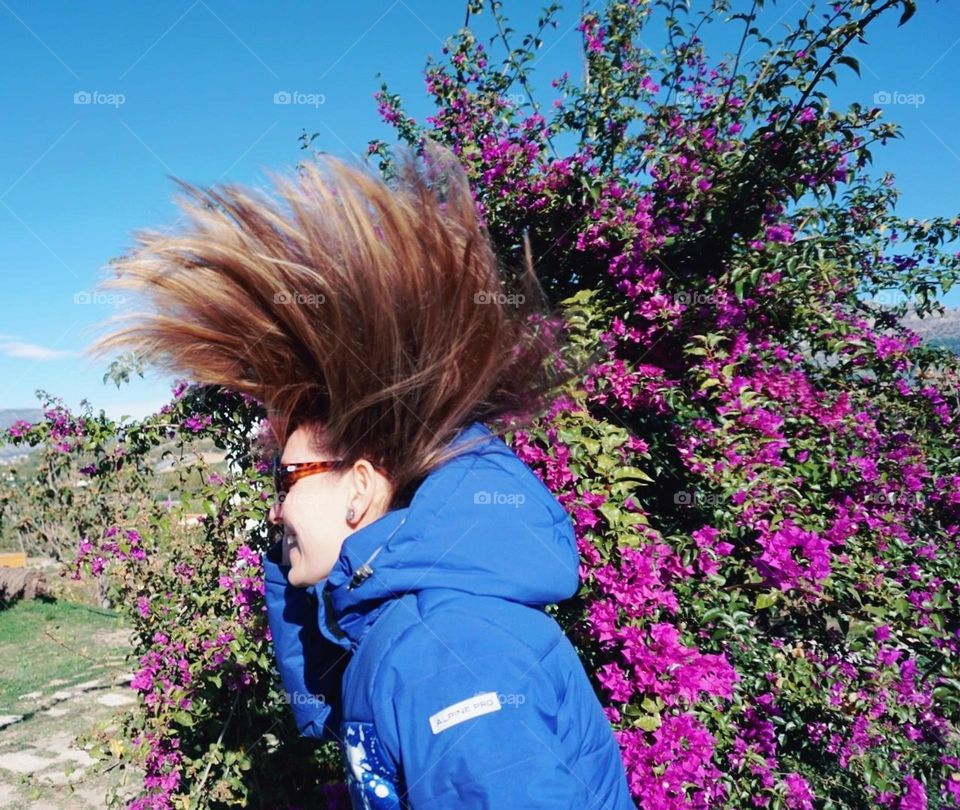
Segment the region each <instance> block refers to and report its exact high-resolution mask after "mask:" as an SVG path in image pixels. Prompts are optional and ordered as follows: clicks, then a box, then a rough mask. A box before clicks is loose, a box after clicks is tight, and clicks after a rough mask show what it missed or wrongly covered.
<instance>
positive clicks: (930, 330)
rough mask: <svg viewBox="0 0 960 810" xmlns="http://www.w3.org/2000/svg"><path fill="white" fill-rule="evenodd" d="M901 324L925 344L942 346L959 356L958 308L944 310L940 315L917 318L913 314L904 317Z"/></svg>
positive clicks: (959, 318)
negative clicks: (919, 337) (918, 336)
mask: <svg viewBox="0 0 960 810" xmlns="http://www.w3.org/2000/svg"><path fill="white" fill-rule="evenodd" d="M901 323H902V324H903V325H904V326H905V327H907V329H912V330H913V331H914V332H916V333H917V334H918V335H920V336H921V337H922V338H923V339H924V341H926V342H927V343H932V344H933V345H936V346H944V347H945V348H947V349H950V350H951V351H953V352H954V353H956V354H960V308H953V309H944V311H943V314H942V315H937V314H930V315H927V316H926V317H924V318H918V317H917V315H916V314H915V313H913V312H910V313H908V314H907V315H905V316H904V318H903V320H902V321H901Z"/></svg>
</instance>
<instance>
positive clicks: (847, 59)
mask: <svg viewBox="0 0 960 810" xmlns="http://www.w3.org/2000/svg"><path fill="white" fill-rule="evenodd" d="M837 61H838V62H839V63H840V64H841V65H846V66H847V67H850V68H853V71H854V72H855V73H856V74H857V75H858V76H859V75H860V62H858V61H857V60H856V59H855V58H854V57H852V56H841V57H839V58H838V59H837Z"/></svg>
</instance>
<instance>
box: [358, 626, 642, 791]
mask: <svg viewBox="0 0 960 810" xmlns="http://www.w3.org/2000/svg"><path fill="white" fill-rule="evenodd" d="M470 624H471V622H470V621H467V622H465V623H461V627H460V631H462V633H463V635H461V638H463V637H464V636H465V637H466V639H467V643H466V644H457V643H455V642H453V643H451V635H449V634H446V633H444V632H443V631H442V630H439V631H437V630H434V629H432V628H428V629H427V630H425V631H422V632H419V633H418V634H417V635H418V636H419V639H417V640H412V639H407V640H406V641H405V642H404V641H401V642H400V644H399V645H398V646H399V647H406V649H405V650H403V651H401V650H398V651H397V653H396V654H395V655H394V656H393V658H394V659H395V660H396V659H397V656H399V655H402V656H403V658H404V659H405V660H406V661H407V663H406V664H403V663H400V664H399V666H398V665H396V664H395V665H393V666H392V667H390V669H391V670H392V672H391V671H388V673H387V675H386V677H385V678H384V679H383V680H382V682H381V688H379V689H378V690H377V691H378V693H379V694H380V695H381V697H380V698H379V702H380V705H381V706H382V708H383V710H382V711H379V712H376V715H375V716H376V720H375V722H376V728H377V732H378V734H379V736H380V737H381V738H382V740H383V743H384V746H385V748H386V750H387V752H388V754H389V756H390V759H391V760H392V761H393V762H394V763H396V764H397V765H399V766H400V769H401V771H402V776H401V784H402V789H403V792H404V793H405V795H406V799H407V801H408V803H409V806H410V807H411V808H413V810H440V809H441V808H448V807H469V808H471V810H507V808H516V807H523V808H530V810H538V809H539V808H543V810H547V808H550V810H556V808H561V807H563V808H591V807H592V808H616V810H623V808H633V807H634V805H633V804H632V803H630V802H629V798H628V797H627V794H626V784H625V779H624V776H623V772H622V764H621V763H619V761H617V762H612V760H611V756H617V752H616V743H615V741H614V740H613V738H612V735H611V733H610V728H609V724H608V723H607V721H606V717H605V716H604V715H603V713H602V709H601V708H600V707H599V704H596V705H595V706H594V705H592V704H591V703H590V702H591V701H592V702H593V703H596V697H595V695H593V694H592V693H591V694H589V695H584V696H583V697H585V698H586V701H585V702H582V701H579V696H578V698H574V699H572V700H571V698H572V697H573V696H572V695H568V694H564V693H565V692H566V691H567V690H566V687H565V685H564V678H563V676H562V675H561V674H559V673H558V671H557V663H561V665H562V666H566V665H567V664H573V663H575V662H573V661H569V660H568V659H567V658H566V657H565V653H566V652H567V651H566V650H559V651H558V650H557V649H556V648H555V649H554V650H552V651H550V652H548V653H546V654H545V655H539V654H538V653H535V652H534V650H532V649H531V648H529V647H527V646H526V645H525V644H524V643H523V642H522V641H519V640H518V639H516V638H513V639H506V638H503V637H501V638H499V639H498V638H497V637H496V636H497V635H498V634H497V633H496V632H491V631H490V628H489V627H486V628H482V627H480V624H479V623H478V625H477V626H475V627H470V626H469V625H470ZM465 625H467V626H465ZM563 641H566V640H565V639H563ZM563 641H561V642H560V643H558V645H557V646H558V647H559V646H560V644H562V643H563ZM471 647H472V648H474V649H472V650H471ZM571 649H572V648H571ZM573 654H574V655H576V653H575V652H574V653H573ZM547 658H549V659H551V662H550V663H546V661H545V659H547ZM428 661H430V662H433V663H432V670H433V671H430V669H431V667H426V668H425V667H424V666H423V662H428ZM413 662H420V663H413ZM581 672H582V667H581ZM388 695H389V697H388ZM568 701H569V702H568ZM578 703H581V704H582V705H578ZM594 711H595V712H597V713H599V718H597V717H596V716H595V715H594V714H593V712H594ZM598 719H599V720H602V725H601V726H599V727H598V726H597V721H598ZM585 726H587V727H585ZM598 728H599V730H600V736H599V737H596V738H595V734H596V730H597V729H598ZM603 735H606V738H608V739H605V738H604V737H603ZM594 745H595V746H597V747H596V748H595V749H593V748H592V746H594ZM578 760H579V762H578ZM618 768H619V770H617V769H618Z"/></svg>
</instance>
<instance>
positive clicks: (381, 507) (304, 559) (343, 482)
mask: <svg viewBox="0 0 960 810" xmlns="http://www.w3.org/2000/svg"><path fill="white" fill-rule="evenodd" d="M331 458H333V456H332V455H329V454H324V453H320V452H317V450H315V449H314V448H313V447H312V446H311V442H310V435H309V433H308V432H307V431H306V430H304V429H303V428H298V429H297V430H295V431H294V432H293V433H291V434H290V438H289V439H288V440H287V443H286V445H285V446H284V449H283V453H282V454H281V456H280V460H281V463H283V464H293V463H297V462H302V461H326V460H329V459H331ZM389 496H390V483H389V481H388V479H387V478H386V477H384V476H383V475H382V474H381V473H380V472H378V471H377V470H376V469H375V468H374V467H373V465H372V464H371V463H370V462H369V461H367V460H366V459H360V460H359V461H357V462H355V463H354V464H353V466H351V467H349V468H347V469H345V470H337V471H335V470H329V471H327V472H321V473H315V474H313V475H308V476H305V477H303V478H301V479H299V480H298V481H296V482H295V483H294V484H293V486H291V487H290V491H289V492H288V493H287V494H286V497H285V498H284V499H283V500H282V502H281V501H280V500H276V501H274V504H273V506H271V507H270V515H269V520H270V522H271V523H273V524H274V525H275V526H280V525H282V526H283V529H284V537H283V543H282V547H283V562H284V563H289V564H290V566H291V568H290V574H289V577H288V579H289V581H290V584H291V585H296V586H298V587H308V586H310V585H315V584H316V583H318V582H320V580H322V579H326V577H328V576H329V575H330V572H331V571H332V570H333V566H334V563H336V561H337V558H338V557H339V556H340V549H341V547H342V546H343V543H344V541H345V540H346V539H347V537H349V536H350V535H351V534H352V533H353V532H355V531H356V530H357V529H359V528H361V527H362V526H365V525H367V524H368V523H372V522H373V521H374V520H376V519H377V518H379V517H380V516H381V515H383V514H384V513H385V512H386V511H387V504H388V503H389V500H390V498H389ZM351 508H352V509H353V515H352V517H350V518H348V512H349V510H350V509H351Z"/></svg>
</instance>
